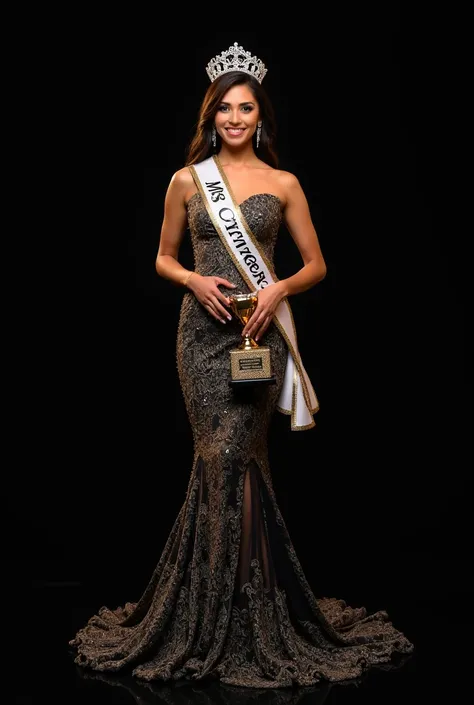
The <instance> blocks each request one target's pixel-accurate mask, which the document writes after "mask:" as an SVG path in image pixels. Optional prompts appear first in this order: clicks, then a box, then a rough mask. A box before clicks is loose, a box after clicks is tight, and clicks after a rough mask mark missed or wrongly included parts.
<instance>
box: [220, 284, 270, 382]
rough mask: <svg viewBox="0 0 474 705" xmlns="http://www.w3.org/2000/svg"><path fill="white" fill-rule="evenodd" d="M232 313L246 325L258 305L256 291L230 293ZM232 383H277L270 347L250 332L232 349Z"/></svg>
mask: <svg viewBox="0 0 474 705" xmlns="http://www.w3.org/2000/svg"><path fill="white" fill-rule="evenodd" d="M228 298H229V300H230V308H231V310H232V313H233V314H234V315H235V316H236V317H237V318H238V319H239V320H240V322H241V323H242V324H243V325H244V326H245V325H246V324H247V322H248V321H249V319H250V317H251V316H252V314H253V312H254V311H255V309H256V307H257V302H258V297H257V294H256V293H255V292H253V293H249V294H229V296H228ZM230 370H231V378H230V382H229V383H230V384H231V385H233V384H249V385H253V384H261V383H267V384H268V383H270V384H272V383H273V384H274V383H275V381H276V380H275V376H274V375H272V371H271V361H270V348H269V347H268V346H267V345H258V343H256V342H255V340H254V339H253V338H251V337H250V336H249V335H248V334H246V335H245V337H244V340H243V342H242V344H241V345H240V346H239V347H238V348H234V349H233V350H231V351H230Z"/></svg>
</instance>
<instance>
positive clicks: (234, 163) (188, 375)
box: [70, 45, 412, 688]
mask: <svg viewBox="0 0 474 705" xmlns="http://www.w3.org/2000/svg"><path fill="white" fill-rule="evenodd" d="M207 71H208V75H209V78H210V79H211V85H210V86H209V89H208V91H207V93H206V96H205V98H204V100H203V103H202V106H201V110H200V115H199V122H198V127H197V131H196V135H195V137H194V139H193V141H192V143H191V146H190V150H189V158H188V160H187V164H186V166H185V167H184V168H183V169H181V170H179V171H178V172H176V173H175V174H174V175H173V177H172V179H171V182H170V184H169V188H168V191H167V194H166V199H165V212H164V219H163V224H162V230H161V237H160V243H159V249H158V254H157V259H156V269H157V272H158V274H159V275H160V276H162V277H165V278H166V279H169V280H170V281H172V282H174V283H176V284H182V285H183V286H185V287H186V288H187V292H186V293H185V295H184V298H183V303H182V308H181V314H180V320H179V327H178V335H177V361H178V372H179V378H180V382H181V386H182V390H183V393H184V399H185V403H186V409H187V413H188V415H189V419H190V422H191V426H192V429H193V438H194V450H195V454H194V463H193V468H192V472H191V477H190V481H189V486H188V492H187V496H186V500H185V503H184V505H183V507H182V508H181V510H180V512H179V515H178V517H177V519H176V522H175V525H174V527H173V529H172V531H171V533H170V536H169V538H168V541H167V543H166V546H165V549H164V551H163V553H162V556H161V559H160V561H159V564H158V566H157V567H156V569H155V572H154V574H153V576H152V577H151V580H150V582H149V585H148V587H147V588H146V590H145V592H144V594H143V595H142V597H141V599H140V600H139V602H138V603H137V604H130V603H128V604H127V605H125V607H124V608H118V609H116V610H113V611H112V610H109V609H107V608H105V607H103V608H102V609H101V610H100V611H99V614H98V615H97V616H94V617H92V618H91V620H89V622H88V624H87V625H86V626H85V628H84V629H82V630H80V631H79V632H78V634H77V635H76V638H75V639H74V640H73V641H72V642H70V643H71V645H72V646H74V647H75V648H76V649H77V652H78V654H77V657H76V663H78V664H80V665H86V666H89V667H91V668H93V669H95V670H97V671H123V670H125V669H132V672H133V674H134V675H135V676H137V677H139V678H143V679H145V680H148V681H153V680H171V679H196V680H200V679H203V678H205V677H210V678H218V679H220V680H221V681H222V682H223V683H226V684H230V685H238V686H248V687H255V688H258V687H286V686H292V685H302V686H306V685H314V684H315V683H318V682H319V681H321V680H323V681H340V680H347V679H348V678H354V677H357V676H359V675H360V674H361V673H363V672H364V671H365V670H367V669H368V668H369V667H371V666H373V665H375V664H379V663H386V662H388V661H390V660H391V658H392V656H393V655H394V654H396V653H398V654H403V653H405V654H406V653H410V652H411V650H412V645H411V643H410V642H409V641H408V640H407V639H406V637H405V636H404V635H403V634H401V633H400V632H398V631H397V630H396V629H394V627H393V626H392V625H391V623H390V622H389V621H388V617H387V615H386V613H385V612H379V613H376V614H373V615H370V616H368V615H367V614H366V612H365V609H364V608H358V609H352V608H350V607H348V606H346V605H345V603H344V602H343V601H340V600H334V599H322V600H318V599H316V598H315V596H314V595H313V593H312V591H311V588H310V586H309V585H308V583H307V581H306V579H305V577H304V574H303V571H302V569H301V566H300V563H299V561H298V558H297V556H296V554H295V551H294V548H293V546H292V543H291V540H290V537H289V535H288V532H287V529H286V527H285V523H284V521H283V518H282V516H281V514H280V511H279V509H278V505H277V502H276V498H275V495H274V491H273V488H272V482H271V475H270V468H269V464H268V453H267V432H268V428H269V424H270V420H271V418H272V414H273V413H274V411H275V410H276V409H279V410H281V411H283V412H285V413H289V414H290V415H291V426H292V428H293V429H295V430H304V429H308V428H311V427H312V426H313V425H314V420H313V414H314V413H315V412H316V411H317V409H318V403H317V399H316V395H315V393H314V390H313V388H312V386H311V382H310V380H309V378H308V376H307V374H306V372H305V370H304V366H303V363H302V360H301V357H300V355H299V352H298V349H297V345H296V335H295V332H294V325H293V321H292V317H291V312H290V311H289V305H288V300H287V297H289V296H292V295H295V294H297V293H299V292H302V291H305V290H307V289H309V288H310V287H312V286H315V285H316V284H317V283H318V282H319V281H321V280H322V279H323V278H324V276H325V273H326V265H325V262H324V258H323V255H322V253H321V250H320V246H319V242H318V237H317V234H316V231H315V228H314V225H313V223H312V220H311V215H310V212H309V208H308V204H307V201H306V198H305V195H304V193H303V191H302V189H301V186H300V184H299V182H298V180H297V178H296V177H295V176H294V175H293V174H290V173H288V172H285V171H280V170H278V169H277V168H276V167H277V159H276V155H275V152H274V147H273V143H274V136H275V123H274V117H273V112H272V108H271V104H270V103H269V101H268V98H267V96H266V94H265V92H264V91H263V88H262V85H261V83H262V80H263V78H264V76H265V73H266V68H265V66H264V65H263V64H262V62H261V61H260V60H259V59H257V58H256V57H252V56H251V55H250V54H249V53H248V52H245V51H244V50H243V49H242V48H241V47H238V46H237V45H234V47H230V48H229V50H228V51H227V52H224V53H223V54H222V55H220V56H218V57H215V59H213V60H212V61H211V62H210V63H209V65H208V67H207ZM283 221H284V222H285V225H286V227H287V229H288V231H289V232H290V234H291V236H292V237H293V239H294V241H295V243H296V245H297V247H298V249H299V251H300V253H301V257H302V260H303V266H302V267H301V269H300V270H299V271H297V272H296V273H295V274H293V275H292V276H290V277H288V278H286V279H283V280H280V281H279V280H278V279H277V277H276V275H275V273H274V271H273V267H272V260H273V251H274V247H275V242H276V238H277V234H278V231H279V228H280V225H281V223H282V222H283ZM188 225H189V228H190V232H191V238H192V244H193V249H194V256H195V270H194V271H188V270H186V269H184V268H183V267H182V266H181V264H180V263H179V260H178V254H179V248H180V243H181V240H182V237H183V234H184V232H185V230H186V227H187V226H188ZM252 291H254V293H255V296H256V308H255V311H254V312H253V314H252V315H251V317H250V319H249V320H248V322H247V323H246V324H245V325H244V326H242V325H241V323H240V321H239V320H237V318H236V317H235V316H233V315H232V309H231V305H230V304H231V300H230V296H231V295H232V294H233V293H236V292H237V293H249V292H252ZM242 335H250V336H251V337H252V338H254V339H255V340H256V341H260V342H261V343H262V344H264V345H265V346H268V348H269V350H270V355H271V373H272V374H271V377H270V378H269V380H268V381H269V382H270V383H266V382H265V383H262V384H260V383H257V384H254V385H252V386H251V387H250V389H248V390H244V393H241V389H240V387H238V385H233V384H229V374H230V372H229V370H230V354H231V351H232V350H235V349H236V348H238V346H239V344H240V342H241V340H242ZM289 371H290V372H289ZM271 382H273V383H271Z"/></svg>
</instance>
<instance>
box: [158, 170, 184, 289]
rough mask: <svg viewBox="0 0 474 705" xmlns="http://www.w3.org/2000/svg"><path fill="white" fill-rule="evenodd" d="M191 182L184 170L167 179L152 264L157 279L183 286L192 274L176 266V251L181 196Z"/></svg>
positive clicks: (181, 230) (181, 217)
mask: <svg viewBox="0 0 474 705" xmlns="http://www.w3.org/2000/svg"><path fill="white" fill-rule="evenodd" d="M192 178H193V177H192V176H191V174H190V172H189V169H187V168H184V169H180V170H179V171H177V172H176V173H175V174H173V176H172V178H171V181H170V184H169V186H168V189H167V191H166V196H165V210H164V217H163V223H162V226H161V235H160V244H159V248H158V254H157V256H156V263H155V266H156V271H157V273H158V274H159V275H160V277H163V278H164V279H169V280H171V281H172V282H174V283H175V284H182V285H183V286H184V285H185V284H186V283H187V279H188V278H189V277H190V276H191V274H192V272H191V271H189V270H187V269H185V268H184V267H183V266H182V265H181V264H180V263H179V262H178V253H179V248H180V245H181V242H182V239H183V235H184V232H185V230H186V225H187V214H186V201H185V196H186V192H187V191H188V190H189V187H190V180H191V182H192Z"/></svg>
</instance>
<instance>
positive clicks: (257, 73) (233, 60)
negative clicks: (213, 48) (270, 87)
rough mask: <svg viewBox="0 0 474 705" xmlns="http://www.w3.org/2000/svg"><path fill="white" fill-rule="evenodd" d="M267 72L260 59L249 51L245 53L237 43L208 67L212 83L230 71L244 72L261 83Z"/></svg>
mask: <svg viewBox="0 0 474 705" xmlns="http://www.w3.org/2000/svg"><path fill="white" fill-rule="evenodd" d="M267 70H268V69H266V68H265V64H264V63H262V62H261V61H260V59H258V58H257V57H256V56H252V55H251V53H250V52H249V51H245V49H243V47H241V46H239V45H238V44H237V42H234V46H230V47H229V48H228V49H227V51H223V52H222V54H218V55H217V56H215V57H214V58H213V59H211V60H210V62H209V63H208V65H207V66H206V72H207V75H208V76H209V78H210V79H211V83H212V82H213V81H215V80H216V78H218V77H219V76H222V74H224V73H229V71H243V72H244V73H247V74H248V75H249V76H253V77H254V78H256V79H257V81H258V82H259V83H261V82H262V81H263V78H264V76H265V74H266V73H267Z"/></svg>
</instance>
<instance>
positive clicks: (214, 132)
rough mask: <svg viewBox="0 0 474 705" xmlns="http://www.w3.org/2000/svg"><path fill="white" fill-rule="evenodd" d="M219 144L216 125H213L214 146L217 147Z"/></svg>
mask: <svg viewBox="0 0 474 705" xmlns="http://www.w3.org/2000/svg"><path fill="white" fill-rule="evenodd" d="M216 144H217V136H216V126H215V125H213V126H212V146H213V147H215V146H216Z"/></svg>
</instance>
